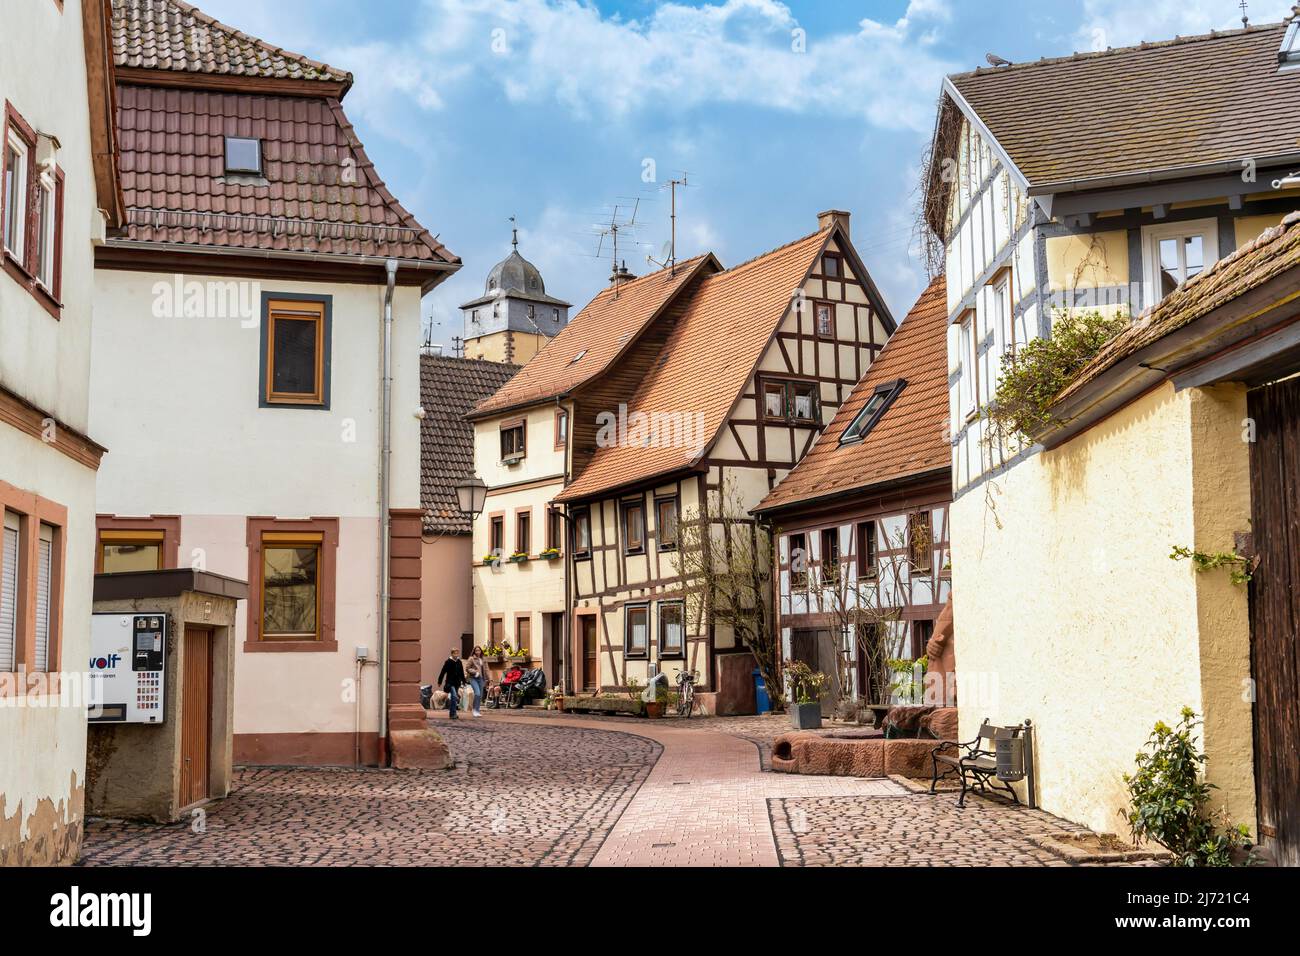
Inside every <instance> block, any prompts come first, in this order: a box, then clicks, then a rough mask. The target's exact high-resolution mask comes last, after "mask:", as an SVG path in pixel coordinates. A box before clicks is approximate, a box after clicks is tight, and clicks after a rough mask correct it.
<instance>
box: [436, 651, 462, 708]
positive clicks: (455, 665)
mask: <svg viewBox="0 0 1300 956" xmlns="http://www.w3.org/2000/svg"><path fill="white" fill-rule="evenodd" d="M438 683H439V684H440V685H442V689H443V690H445V691H446V692H447V709H448V710H449V711H451V719H452V720H456V719H457V718H456V705H457V704H459V703H460V685H461V684H463V683H465V665H464V664H462V663H461V662H460V648H459V647H453V648H452V649H451V656H450V657H449V658H447V660H446V661H444V662H443V665H442V670H440V671H439V672H438Z"/></svg>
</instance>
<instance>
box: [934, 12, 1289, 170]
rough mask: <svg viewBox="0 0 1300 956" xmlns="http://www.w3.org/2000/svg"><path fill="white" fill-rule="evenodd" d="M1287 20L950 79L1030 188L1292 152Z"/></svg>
mask: <svg viewBox="0 0 1300 956" xmlns="http://www.w3.org/2000/svg"><path fill="white" fill-rule="evenodd" d="M1285 30H1286V24H1269V25H1265V26H1255V27H1250V28H1249V29H1244V30H1232V31H1228V32H1224V33H1212V34H1208V35H1205V36H1193V37H1180V38H1176V39H1173V40H1168V41H1164V42H1159V43H1145V44H1142V45H1141V46H1136V47H1125V48H1122V49H1114V50H1106V51H1104V52H1099V53H1079V54H1075V55H1073V56H1069V57H1061V58H1057V59H1050V60H1049V59H1044V60H1039V61H1036V62H1028V63H1018V64H1015V65H1013V66H1009V67H995V68H982V69H979V70H976V71H975V72H973V73H965V74H961V75H957V76H953V77H951V78H950V79H951V81H952V83H953V85H954V86H955V87H956V88H957V90H958V91H959V92H960V93H961V95H962V96H963V97H964V98H965V99H966V101H967V102H968V103H969V104H970V105H971V107H972V108H973V109H974V111H975V112H976V114H978V116H979V118H980V119H981V120H982V121H983V122H984V124H985V125H986V126H987V127H988V129H989V131H990V132H991V133H992V134H993V136H994V138H996V139H997V141H998V143H999V144H1000V145H1001V146H1002V148H1003V149H1005V150H1006V151H1007V153H1008V155H1009V156H1010V157H1011V160H1012V162H1014V163H1015V164H1016V166H1017V168H1018V169H1019V170H1020V171H1021V172H1022V173H1024V175H1025V177H1026V178H1027V179H1028V180H1029V182H1030V184H1031V185H1033V186H1046V185H1050V184H1054V183H1062V182H1065V181H1069V180H1081V179H1093V178H1099V177H1111V176H1118V175H1122V174H1125V173H1136V172H1148V171H1160V170H1167V169H1177V168H1181V167H1186V166H1197V165H1203V164H1213V163H1232V164H1239V163H1240V161H1241V160H1242V159H1244V158H1247V157H1253V158H1255V159H1256V160H1260V161H1262V160H1265V159H1267V158H1269V157H1274V156H1279V155H1281V154H1287V153H1290V154H1294V153H1297V152H1300V136H1298V135H1297V130H1300V71H1294V70H1292V71H1286V72H1279V71H1278V59H1277V54H1278V49H1279V48H1280V47H1281V44H1282V36H1283V33H1284V32H1285Z"/></svg>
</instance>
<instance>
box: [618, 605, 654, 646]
mask: <svg viewBox="0 0 1300 956" xmlns="http://www.w3.org/2000/svg"><path fill="white" fill-rule="evenodd" d="M633 611H640V612H643V613H644V614H645V649H644V650H643V651H641V652H640V653H636V652H635V651H633V650H632V612H633ZM623 657H625V658H626V659H627V660H630V661H644V660H649V659H650V603H649V602H648V601H637V602H635V603H632V604H624V605H623Z"/></svg>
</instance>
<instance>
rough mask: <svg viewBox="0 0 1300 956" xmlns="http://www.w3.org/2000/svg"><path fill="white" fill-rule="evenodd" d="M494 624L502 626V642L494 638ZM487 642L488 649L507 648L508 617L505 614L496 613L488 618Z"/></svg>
mask: <svg viewBox="0 0 1300 956" xmlns="http://www.w3.org/2000/svg"><path fill="white" fill-rule="evenodd" d="M494 624H500V625H501V634H500V635H499V636H500V638H501V639H500V641H498V640H497V639H496V638H495V637H493V636H492V626H493V625H494ZM485 640H486V641H487V646H488V647H504V646H505V643H506V641H507V640H509V638H507V637H506V616H505V615H504V614H501V613H494V614H489V615H488V616H487V634H486V635H485Z"/></svg>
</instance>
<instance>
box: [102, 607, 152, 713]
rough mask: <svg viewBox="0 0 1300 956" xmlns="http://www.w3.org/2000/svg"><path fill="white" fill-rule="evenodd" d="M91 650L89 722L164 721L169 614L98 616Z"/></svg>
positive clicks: (149, 613)
mask: <svg viewBox="0 0 1300 956" xmlns="http://www.w3.org/2000/svg"><path fill="white" fill-rule="evenodd" d="M90 648H91V650H90V682H91V686H90V700H91V709H90V712H89V716H88V719H89V721H90V722H91V723H136V724H160V723H162V722H163V716H164V711H163V700H164V691H165V674H166V668H165V663H166V659H167V615H165V614H163V613H161V612H148V613H143V614H139V613H128V614H96V615H94V618H93V620H92V623H91V629H90Z"/></svg>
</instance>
